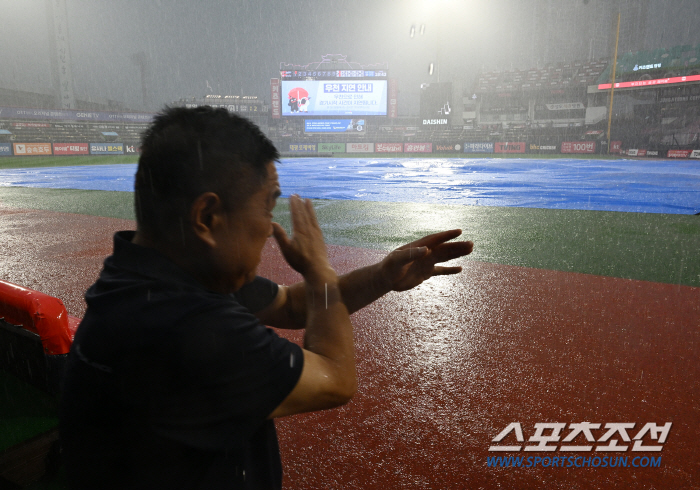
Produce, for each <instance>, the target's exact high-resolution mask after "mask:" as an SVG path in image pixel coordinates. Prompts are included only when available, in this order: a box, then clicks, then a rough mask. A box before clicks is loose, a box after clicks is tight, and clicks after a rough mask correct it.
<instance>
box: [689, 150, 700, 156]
mask: <svg viewBox="0 0 700 490" xmlns="http://www.w3.org/2000/svg"><path fill="white" fill-rule="evenodd" d="M690 158H700V150H693V151H692V152H691V154H690Z"/></svg>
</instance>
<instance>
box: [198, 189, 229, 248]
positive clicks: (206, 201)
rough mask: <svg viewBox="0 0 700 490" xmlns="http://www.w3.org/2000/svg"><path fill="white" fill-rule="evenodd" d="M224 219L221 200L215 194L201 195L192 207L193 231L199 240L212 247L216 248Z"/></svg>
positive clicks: (206, 193)
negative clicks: (218, 233)
mask: <svg viewBox="0 0 700 490" xmlns="http://www.w3.org/2000/svg"><path fill="white" fill-rule="evenodd" d="M223 219H224V207H223V203H222V202H221V198H220V197H219V196H218V194H216V193H214V192H205V193H204V194H200V195H199V196H197V198H196V199H195V200H194V202H192V206H191V207H190V220H191V223H192V230H193V231H194V234H195V236H196V237H197V238H199V239H200V240H202V241H203V242H204V243H206V244H207V245H209V246H210V247H212V248H213V247H215V246H216V243H217V242H216V239H217V236H218V235H217V232H218V230H219V228H220V226H221V224H222V222H223Z"/></svg>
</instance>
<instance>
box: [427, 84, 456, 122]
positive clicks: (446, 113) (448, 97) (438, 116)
mask: <svg viewBox="0 0 700 490" xmlns="http://www.w3.org/2000/svg"><path fill="white" fill-rule="evenodd" d="M451 113H452V83H451V82H446V83H426V84H423V85H421V91H420V117H421V119H422V120H423V126H433V127H435V126H438V127H439V126H447V125H448V124H449V118H450V114H451Z"/></svg>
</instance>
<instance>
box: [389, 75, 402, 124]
mask: <svg viewBox="0 0 700 490" xmlns="http://www.w3.org/2000/svg"><path fill="white" fill-rule="evenodd" d="M387 112H388V116H389V117H398V116H399V81H398V80H397V79H396V78H390V79H389V107H388V108H387Z"/></svg>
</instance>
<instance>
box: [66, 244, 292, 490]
mask: <svg viewBox="0 0 700 490" xmlns="http://www.w3.org/2000/svg"><path fill="white" fill-rule="evenodd" d="M133 236H134V232H119V233H117V234H116V235H115V237H114V254H113V255H112V256H110V257H108V258H107V259H106V260H105V263H104V269H103V270H102V273H101V274H100V277H99V279H98V281H97V282H96V283H95V284H94V285H93V286H92V287H91V288H90V289H89V290H88V291H87V293H86V295H85V300H86V302H87V305H88V308H87V311H86V312H85V317H84V318H83V321H82V322H81V324H80V327H79V328H78V331H77V333H76V336H75V340H74V343H73V346H72V348H71V352H70V355H69V359H68V363H67V367H66V375H65V379H64V385H63V392H62V400H61V411H60V426H61V443H62V448H63V458H64V461H65V463H66V471H67V475H68V479H69V482H70V483H71V484H72V485H73V488H81V489H82V488H85V489H90V490H97V489H102V488H139V489H141V488H143V489H149V490H153V489H160V488H163V489H168V490H172V489H179V488H183V489H184V488H197V489H207V490H214V489H218V488H228V489H230V488H255V489H258V488H265V489H267V488H280V487H281V479H282V469H281V463H280V456H279V447H278V444H277V436H276V433H275V427H274V424H273V422H272V421H271V420H267V416H268V415H269V414H270V413H271V412H272V411H273V410H274V409H275V408H276V407H277V406H278V405H279V404H280V403H281V402H282V401H283V400H284V399H285V397H286V396H287V395H288V394H289V393H290V392H291V391H292V389H293V388H294V386H295V385H296V383H297V381H298V379H299V377H300V375H301V370H302V366H303V352H302V350H301V348H300V347H299V346H297V345H295V344H293V343H290V342H288V341H287V340H285V339H281V338H280V337H278V336H277V335H276V334H275V333H274V332H273V331H272V330H271V329H269V328H266V327H265V326H263V325H262V324H260V322H259V321H258V320H257V318H256V317H255V316H254V315H253V312H255V311H258V310H260V309H262V308H264V307H265V306H267V305H269V304H270V303H271V302H272V300H273V299H274V298H275V295H276V294H277V290H278V286H277V285H276V284H275V283H273V282H271V281H269V280H267V279H263V278H256V279H255V280H254V281H253V282H252V283H250V284H248V285H246V286H244V287H243V288H242V289H241V290H240V291H238V292H237V293H236V294H235V295H224V294H220V293H215V292H211V291H208V290H206V289H204V288H203V286H201V285H200V284H199V283H198V282H197V281H195V280H194V279H193V278H192V277H191V276H189V275H188V274H187V273H186V272H185V271H183V270H182V269H180V268H179V267H178V266H176V265H175V264H174V263H173V262H171V261H170V260H169V259H167V258H165V257H164V256H163V255H161V254H159V253H158V252H156V251H155V250H153V249H149V248H145V247H141V246H138V245H135V244H132V243H131V239H132V238H133Z"/></svg>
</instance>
